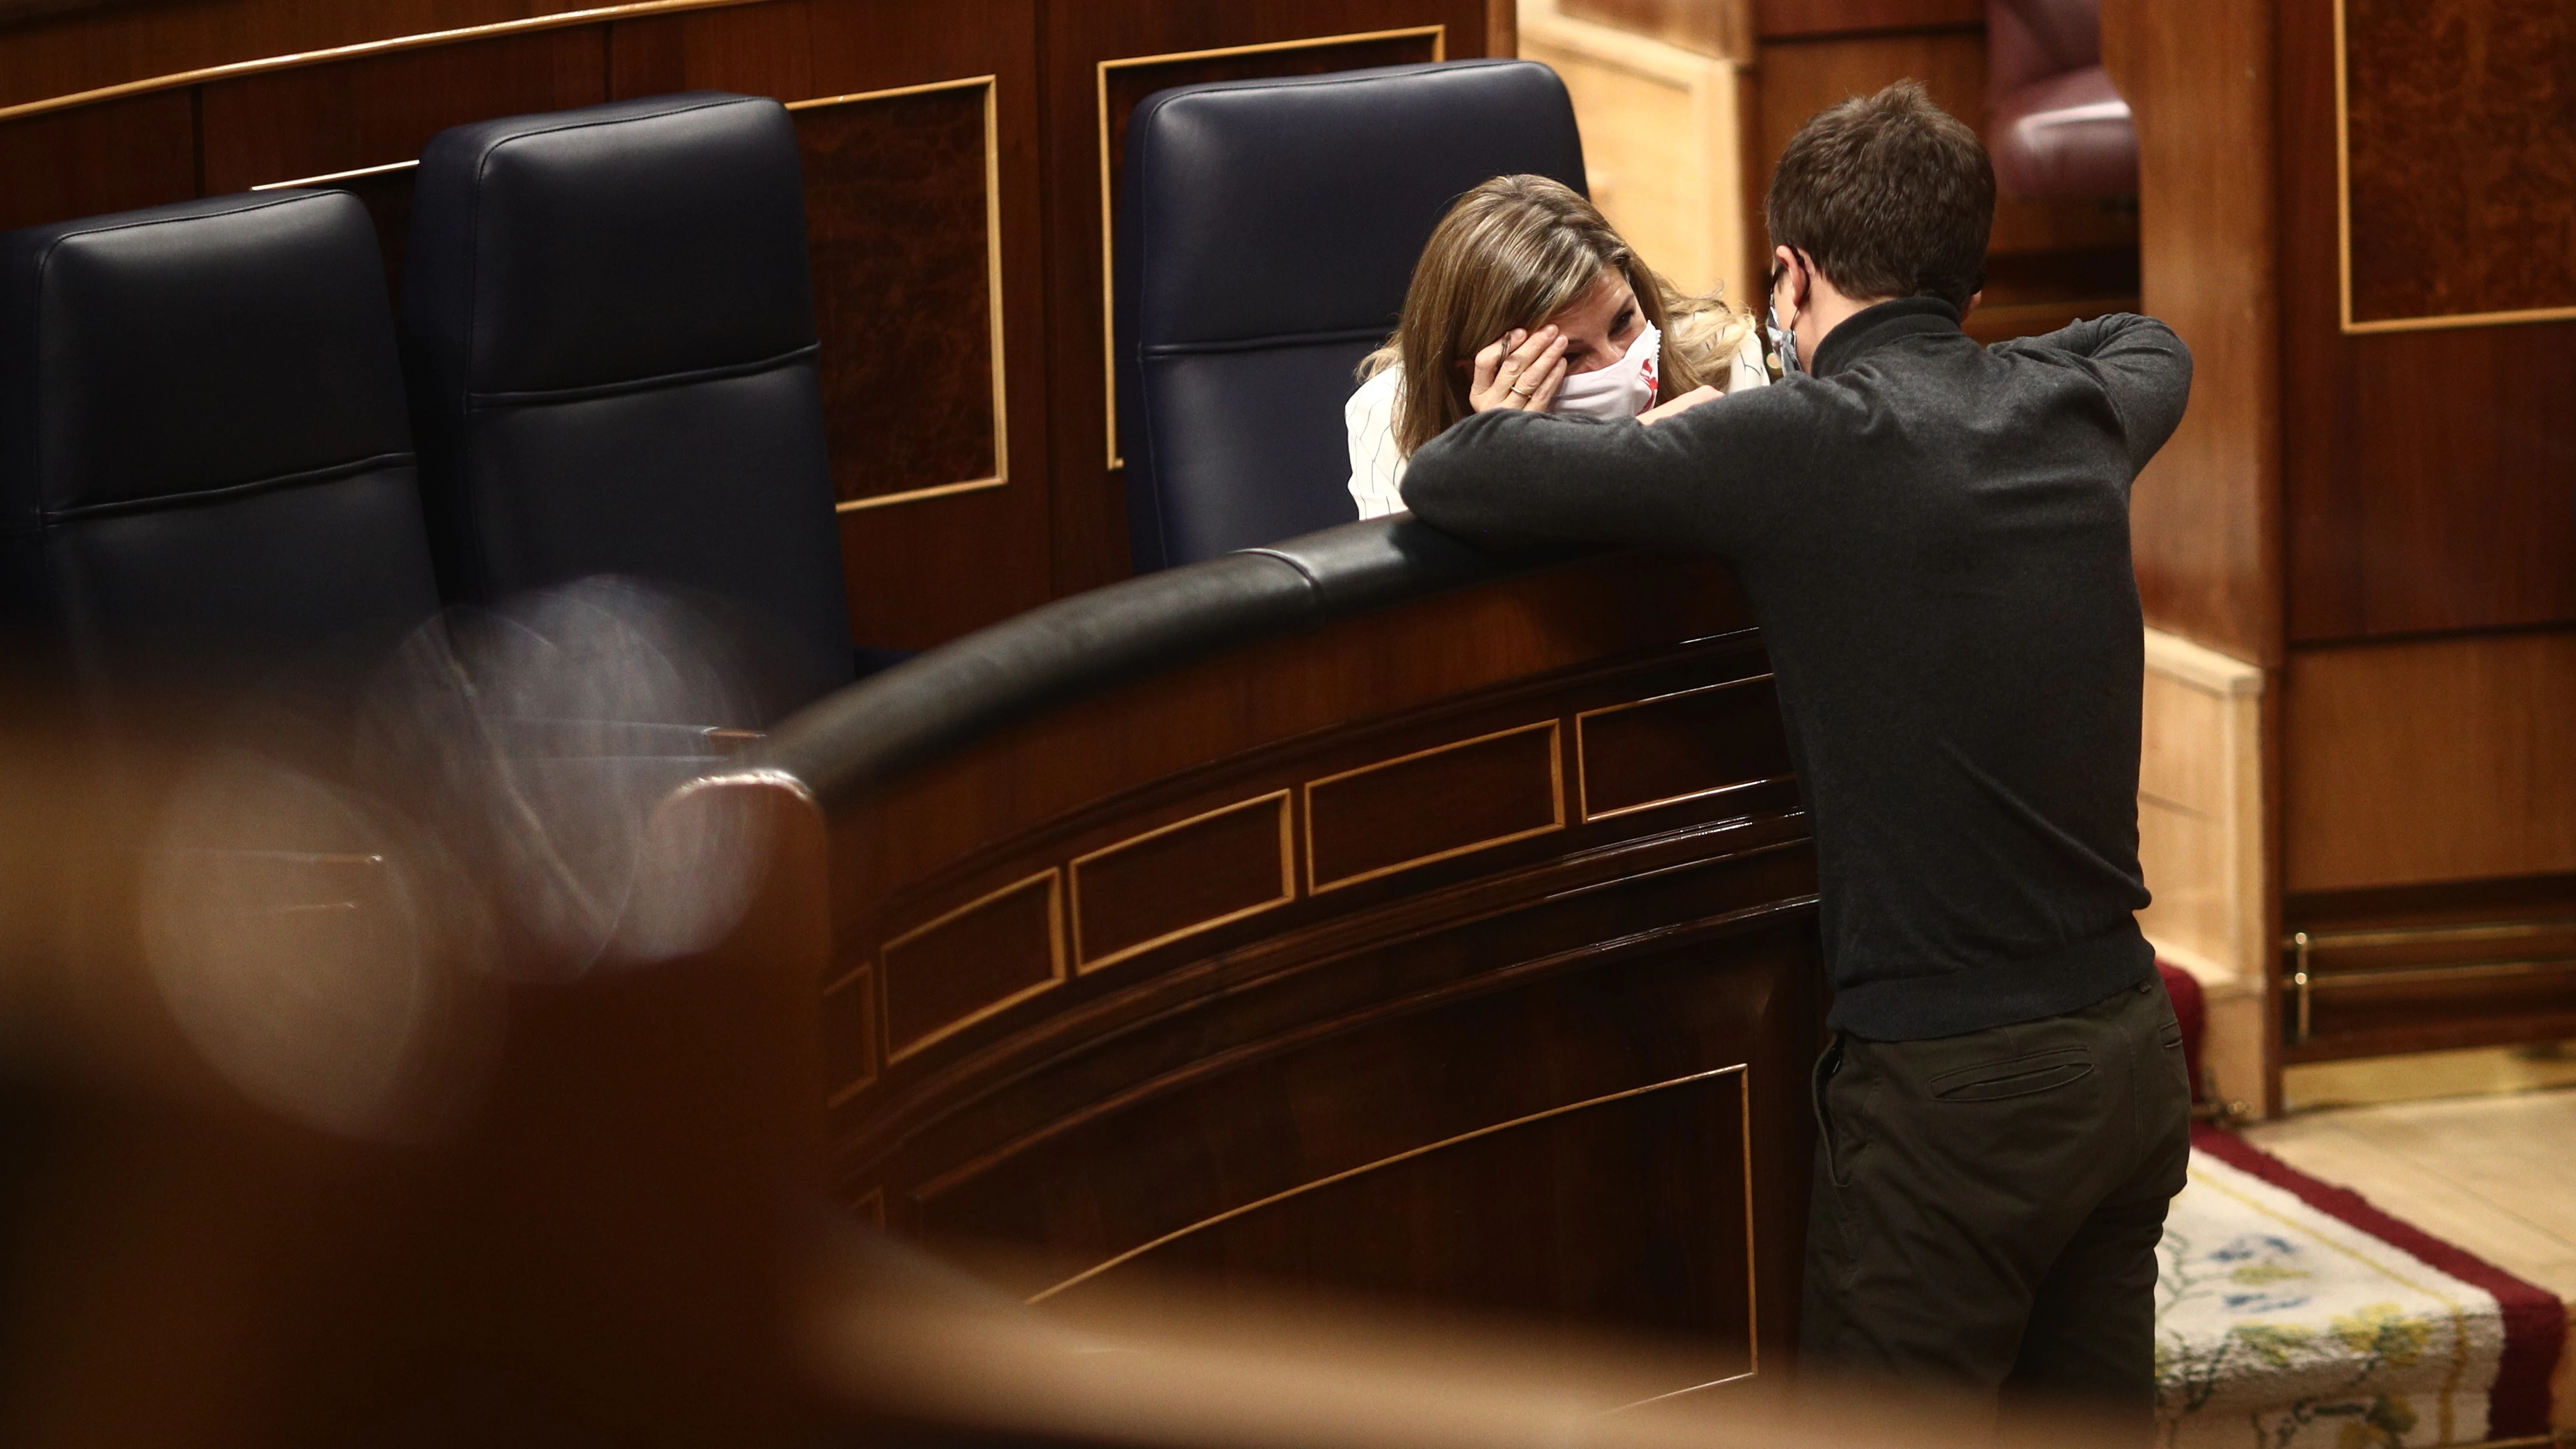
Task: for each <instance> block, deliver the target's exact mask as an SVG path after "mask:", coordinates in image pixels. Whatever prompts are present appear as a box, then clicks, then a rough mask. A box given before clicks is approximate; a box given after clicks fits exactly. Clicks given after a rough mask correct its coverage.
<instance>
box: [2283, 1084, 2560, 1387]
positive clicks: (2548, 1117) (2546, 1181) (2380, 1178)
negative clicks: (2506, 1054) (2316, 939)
mask: <svg viewBox="0 0 2576 1449" xmlns="http://www.w3.org/2000/svg"><path fill="white" fill-rule="evenodd" d="M2444 1070H2453V1071H2455V1072H2456V1064H2446V1065H2445V1066H2444ZM2350 1085H2353V1086H2356V1087H2357V1088H2359V1089H2360V1090H2358V1091H2356V1092H2355V1095H2362V1096H2366V1095H2368V1090H2367V1087H2368V1084H2366V1083H2363V1084H2350ZM2245 1135H2246V1136H2247V1137H2249V1138H2251V1139H2253V1140H2254V1141H2255V1142H2256V1143H2259V1144H2260V1145H2261V1146H2262V1147H2263V1148H2264V1149H2265V1150H2267V1151H2269V1152H2271V1153H2273V1154H2274V1155H2275V1156H2277V1157H2279V1158H2281V1159H2282V1160H2283V1161H2285V1162H2288V1163H2289V1164H2290V1165H2291V1166H2293V1167H2296V1168H2298V1169H2299V1170H2300V1171H2302V1172H2305V1173H2307V1174H2309V1175H2310V1176H2312V1177H2318V1178H2322V1179H2324V1180H2325V1181H2327V1182H2331V1183H2337V1184H2340V1185H2342V1186H2344V1187H2349V1188H2351V1189H2353V1190H2354V1191H2356V1192H2358V1193H2360V1194H2361V1195H2362V1196H2364V1197H2366V1198H2369V1199H2370V1200H2371V1202H2373V1203H2374V1204H2376V1205H2377V1206H2379V1207H2380V1208H2382V1209H2383V1210H2385V1211H2387V1212H2389V1213H2391V1214H2394V1215H2395V1216H2397V1217H2400V1218H2403V1219H2405V1220H2406V1221H2408V1222H2410V1223H2413V1224H2414V1225H2415V1226H2417V1227H2419V1228H2422V1229H2423V1230H2424V1231H2426V1232H2428V1233H2431V1234H2433V1235H2434V1236H2435V1237H2439V1238H2444V1239H2447V1240H2448V1241H2450V1242H2452V1243H2455V1244H2457V1245H2459V1246H2460V1247H2463V1248H2466V1249H2467V1250H2469V1251H2470V1252H2472V1253H2475V1254H2477V1255H2478V1256H2479V1257H2482V1258H2484V1259H2486V1260H2487V1261H2488V1262H2490V1263H2493V1264H2495V1265H2496V1266H2497V1267H2499V1268H2502V1269H2504V1270H2505V1271H2507V1272H2509V1273H2513V1274H2515V1275H2517V1276H2519V1277H2522V1278H2524V1279H2527V1280H2528V1281H2530V1282H2533V1283H2536V1284H2538V1285H2540V1286H2541V1287H2543V1288H2546V1289H2548V1290H2549V1291H2550V1292H2552V1293H2555V1294H2557V1295H2558V1296H2559V1298H2560V1299H2562V1300H2564V1301H2566V1302H2568V1303H2570V1304H2576V1087H2557V1088H2552V1089H2544V1090H2536V1091H2527V1092H2518V1093H2512V1094H2504V1095H2480V1096H2465V1097H2457V1098H2450V1099H2446V1100H2437V1101H2414V1102H2388V1103H2381V1104H2377V1105H2370V1106H2352V1107H2338V1108H2325V1109H2318V1110H2312V1111H2306V1112H2294V1113H2292V1114H2291V1115H2290V1116H2288V1117H2285V1118H2283V1119H2282V1120H2280V1121H2278V1122H2267V1123H2261V1124H2258V1125H2256V1126H2253V1127H2249V1128H2247V1129H2246V1133H2245ZM2571 1348H2576V1335H2571ZM2552 1418H2554V1419H2555V1420H2556V1421H2557V1423H2558V1425H2559V1426H2560V1428H2561V1429H2562V1430H2564V1429H2567V1428H2569V1427H2576V1352H2571V1353H2569V1354H2566V1355H2562V1356H2561V1358H2560V1360H2559V1367H2558V1374H2557V1393H2556V1395H2555V1409H2554V1412H2553V1414H2552Z"/></svg>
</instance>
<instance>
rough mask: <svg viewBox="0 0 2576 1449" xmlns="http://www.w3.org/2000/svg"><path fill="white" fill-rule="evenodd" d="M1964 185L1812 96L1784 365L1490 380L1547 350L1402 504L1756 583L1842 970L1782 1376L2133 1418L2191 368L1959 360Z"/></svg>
mask: <svg viewBox="0 0 2576 1449" xmlns="http://www.w3.org/2000/svg"><path fill="white" fill-rule="evenodd" d="M1994 195H1995V183H1994V169H1993V166H1992V165H1991V164H1990V163H1989V162H1988V160H1987V158H1986V152H1985V147H1984V146H1983V145H1982V144H1980V143H1979V142H1978V140H1977V138H1976V135H1975V133H1973V132H1971V131H1970V130H1969V129H1968V128H1967V127H1966V126H1964V125H1962V124H1960V123H1959V122H1958V121H1957V120H1955V119H1953V118H1952V117H1950V116H1949V115H1947V114H1945V113H1944V112H1942V111H1941V110H1940V108H1939V107H1937V106H1935V105H1933V104H1932V102H1931V100H1930V99H1929V98H1928V97H1927V96H1925V94H1924V93H1923V90H1922V88H1921V87H1920V86H1918V85H1916V84H1914V83H1912V82H1905V83H1902V84H1898V85H1894V86H1890V87H1889V88H1887V89H1886V90H1884V91H1881V92H1880V93H1878V94H1877V95H1875V96H1871V97H1867V98H1865V99H1854V100H1850V101H1846V102H1844V103H1843V104H1842V105H1839V106H1836V107H1834V108H1833V109H1831V110H1828V111H1826V112H1824V113H1822V114H1821V115H1819V116H1817V117H1816V118H1815V119H1814V120H1813V121H1810V122H1809V123H1808V124H1807V126H1806V128H1805V129H1804V130H1802V131H1800V132H1799V133H1798V135H1797V138H1796V139H1795V140H1793V141H1791V142H1790V143H1789V148H1788V150H1787V152H1786V153H1785V154H1784V155H1783V156H1782V157H1781V158H1780V167H1779V171H1778V174H1777V175H1776V176H1775V177H1774V178H1773V180H1772V183H1771V196H1770V205H1769V224H1770V232H1771V239H1772V240H1773V241H1775V242H1777V243H1779V250H1778V252H1777V253H1776V257H1777V270H1776V272H1775V274H1774V280H1773V283H1772V289H1771V307H1772V315H1773V318H1774V322H1775V326H1780V327H1782V328H1783V330H1784V332H1785V335H1784V336H1783V337H1782V338H1781V339H1780V340H1781V344H1782V345H1781V348H1780V351H1781V353H1782V361H1783V363H1784V364H1785V369H1786V371H1787V374H1788V375H1787V376H1785V377H1784V379H1783V381H1784V383H1785V385H1784V386H1778V387H1768V388H1757V389H1752V390H1749V391H1746V392H1743V393H1738V394H1734V395H1729V396H1725V397H1718V396H1716V395H1714V394H1709V395H1707V396H1702V395H1700V394H1693V395H1690V396H1688V397H1684V398H1678V399H1675V400H1674V401H1673V402H1671V403H1667V404H1666V405H1664V406H1663V407H1662V408H1659V409H1656V410H1655V411H1654V412H1652V413H1649V414H1647V415H1646V416H1645V418H1644V419H1642V420H1641V421H1640V422H1627V421H1617V422H1600V421H1594V420H1591V419H1585V418H1558V417H1550V416H1546V415H1544V414H1542V413H1539V412H1536V411H1532V410H1529V408H1528V406H1527V404H1526V402H1525V401H1516V400H1517V399H1519V398H1520V396H1521V395H1520V394H1519V393H1518V392H1516V391H1515V384H1516V383H1517V382H1518V381H1519V378H1518V374H1520V373H1523V372H1527V371H1531V370H1532V369H1533V367H1534V365H1535V364H1536V363H1537V361H1538V359H1539V356H1540V349H1541V347H1542V345H1543V342H1544V340H1545V338H1546V335H1547V334H1546V333H1545V332H1544V331H1542V332H1541V333H1540V334H1539V335H1538V336H1534V337H1533V338H1532V339H1531V340H1530V342H1529V343H1528V344H1524V345H1523V347H1522V348H1521V349H1520V350H1519V351H1518V352H1517V353H1515V354H1514V355H1513V356H1511V357H1509V358H1506V359H1504V360H1503V361H1502V364H1501V367H1500V369H1499V370H1498V375H1497V377H1496V378H1495V380H1494V382H1493V384H1492V385H1491V386H1490V387H1480V389H1479V393H1478V397H1479V404H1480V407H1481V408H1482V409H1484V410H1482V411H1480V412H1479V413H1478V414H1477V415H1476V416H1474V417H1471V418H1468V419H1466V420H1465V421H1463V422H1461V423H1459V424H1458V425H1457V426H1455V427H1453V428H1451V429H1450V430H1449V431H1448V432H1447V433H1446V434H1444V435H1443V436H1442V437H1440V438H1439V439H1437V440H1435V441H1434V442H1432V443H1431V444H1429V445H1428V446H1426V447H1425V448H1423V449H1422V451H1420V452H1419V453H1417V454H1416V455H1415V456H1414V459H1413V465H1412V468H1411V470H1410V471H1409V472H1408V473H1407V474H1406V475H1405V479H1404V490H1403V491H1404V498H1405V501H1406V503H1407V504H1408V505H1409V506H1410V507H1412V509H1413V510H1414V512H1415V513H1416V514H1417V515H1418V516H1420V517H1421V518H1423V519H1424V520H1426V521H1428V522H1430V523H1432V524H1434V525H1436V526H1438V527H1440V528H1443V529H1447V530H1449V531H1451V532H1455V533H1461V534H1467V535H1471V536H1472V535H1479V534H1482V535H1487V536H1494V537H1529V536H1540V537H1548V538H1559V539H1590V540H1598V541H1604V542H1613V543H1626V544H1634V545H1639V546H1645V547H1655V548H1666V549H1676V548H1677V549H1684V550H1689V551H1694V552H1700V553H1707V554H1713V555H1715V556H1716V557H1718V558H1721V559H1723V560H1725V561H1726V562H1728V563H1729V564H1731V565H1733V567H1734V569H1735V571H1736V574H1737V576H1738V577H1739V578H1740V579H1741V580H1742V582H1743V584H1744V586H1745V589H1746V591H1747V592H1748V593H1749V594H1750V595H1751V597H1752V599H1753V603H1754V607H1755V609H1756V610H1757V612H1758V613H1759V615H1760V618H1761V621H1762V628H1763V636H1764V639H1765V642H1766V643H1767V645H1768V647H1769V649H1770V653H1771V662H1772V667H1773V669H1774V672H1775V674H1776V677H1777V679H1778V681H1779V691H1780V704H1781V712H1782V714H1783V715H1784V716H1785V719H1786V723H1787V725H1788V731H1789V740H1790V744H1791V749H1792V752H1793V755H1794V758H1795V759H1796V762H1797V767H1798V777H1799V780H1800V782H1801V786H1802V788H1803V790H1804V793H1805V795H1806V798H1807V803H1808V806H1809V808H1810V810H1811V811H1812V813H1813V820H1814V830H1815V840H1816V854H1817V859H1818V865H1819V869H1820V872H1821V874H1822V879H1823V902H1824V903H1823V910H1822V928H1823V934H1824V950H1825V961H1826V965H1827V967H1828V969H1829V971H1830V972H1831V975H1832V980H1833V987H1834V1003H1833V1009H1832V1012H1831V1014H1830V1016H1829V1017H1828V1018H1827V1024H1828V1025H1829V1026H1830V1027H1831V1028H1832V1030H1833V1043H1832V1045H1831V1046H1830V1047H1829V1048H1828V1049H1827V1050H1826V1052H1825V1054H1824V1056H1823V1057H1822V1059H1821V1060H1820V1061H1819V1062H1818V1063H1817V1066H1816V1071H1815V1082H1814V1089H1815V1103H1816V1120H1817V1127H1818V1131H1819V1134H1820V1135H1819V1138H1818V1141H1817V1145H1816V1161H1815V1191H1814V1204H1813V1208H1812V1210H1811V1215H1810V1218H1809V1226H1808V1235H1807V1283H1806V1301H1805V1309H1804V1323H1803V1328H1802V1338H1803V1347H1804V1353H1805V1356H1806V1359H1807V1361H1808V1362H1810V1363H1813V1364H1818V1365H1820V1366H1824V1367H1829V1368H1833V1369H1839V1370H1841V1371H1844V1372H1847V1373H1858V1374H1872V1375H1883V1376H1891V1377H1901V1378H1905V1379H1909V1380H1913V1381H1916V1382H1921V1383H1930V1384H1937V1385H1947V1386H1951V1387H1957V1388H1965V1389H1968V1390H1970V1391H1972V1392H1976V1393H1981V1394H1985V1395H1989V1396H1992V1395H1994V1394H1997V1393H1998V1392H2005V1393H2019V1392H2022V1391H2027V1392H2029V1393H2031V1394H2033V1395H2035V1396H2044V1397H2058V1398H2080V1399H2085V1400H2089V1401H2093V1402H2095V1403H2097V1404H2100V1405H2101V1406H2103V1407H2113V1406H2115V1405H2116V1406H2117V1408H2118V1409H2119V1410H2120V1411H2121V1412H2123V1413H2126V1414H2130V1415H2134V1416H2135V1419H2134V1422H2136V1423H2138V1424H2139V1426H2140V1427H2141V1428H2143V1427H2144V1425H2145V1422H2146V1418H2145V1416H2146V1415H2147V1414H2148V1412H2149V1411H2150V1408H2151V1405H2152V1402H2153V1392H2154V1369H2153V1355H2154V1328H2155V1305H2154V1291H2155V1282H2156V1244H2157V1241H2158V1239H2159V1237H2160V1236H2161V1234H2162V1231H2163V1225H2164V1217H2165V1206H2166V1203H2167V1202H2168V1201H2169V1200H2170V1199H2171V1198H2172V1196H2173V1195H2174V1194H2175V1193H2176V1192H2177V1191H2179V1190H2180V1189H2181V1187H2182V1185H2183V1168H2184V1163H2185V1160H2186V1157H2187V1155H2188V1152H2189V1129H2188V1120H2187V1119H2188V1112H2189V1103H2190V1088H2189V1085H2188V1082H2187V1081H2186V1078H2185V1073H2184V1070H2183V1057H2182V1047H2181V1041H2182V1035H2181V1031H2180V1029H2179V1028H2177V1027H2176V1025H2175V1024H2174V1015H2173V1008H2172V1006H2171V1004H2170V1003H2169V1002H2168V1001H2167V1000H2166V997H2165V993H2164V991H2163V989H2162V987H2161V986H2160V985H2159V983H2158V981H2157V977H2156V970H2155V960H2154V953H2153V951H2152V950H2151V949H2150V948H2149V947H2148V945H2147V942H2146V939H2145V938H2144V937H2143V936H2141V935H2140V934H2139V931H2138V925H2137V920H2136V917H2135V914H2134V913H2135V912H2136V911H2137V910H2138V908H2139V907H2141V906H2144V905H2145V904H2146V903H2147V891H2146V887H2145V884H2144V882H2143V881H2142V879H2141V877H2140V875H2139V871H2138V827H2137V790H2138V727H2139V726H2138V717H2139V691H2140V686H2141V676H2142V674H2143V672H2144V671H2143V659H2142V657H2141V655H2142V629H2141V624H2142V621H2141V617H2140V614H2139V607H2138V589H2137V581H2136V576H2135V574H2134V573H2133V572H2132V567H2131V563H2130V557H2129V488H2130V485H2131V483H2132V482H2133V481H2134V480H2135V479H2136V477H2137V474H2138V470H2139V469H2140V468H2142V467H2144V466H2145V465H2146V462H2147V460H2148V459H2149V458H2151V457H2153V456H2155V452H2156V449H2158V448H2159V447H2161V446H2163V444H2164V441H2165V439H2166V437H2167V436H2168V435H2170V434H2171V433H2172V432H2173V430H2174V426H2175V424H2176V423H2177V422H2179V421H2180V420H2181V417H2182V411H2183V403H2184V399H2185V398H2186V397H2187V395H2188V394H2189V392H2190V388H2191V356H2190V353H2189V352H2188V351H2187V350H2185V348H2184V347H2183V345H2182V343H2181V341H2180V340H2179V339H2177V338H2176V337H2175V336H2174V335H2173V333H2172V332H2170V331H2168V330H2167V329H2166V328H2165V327H2164V325H2163V324H2161V323H2158V322H2155V321H2151V320H2149V319H2147V318H2143V317H2131V316H2116V317H2105V318H2101V319H2099V320H2097V321H2091V322H2078V323H2076V324H2075V325H2074V326H2071V327H2068V328H2066V329H2065V330H2063V331H2060V332H2055V333H2052V334H2050V335H2048V336H2046V337H2039V338H2033V339H2030V340H2027V341H2016V342H2006V343H2001V344H1998V345H1997V346H1995V347H1993V348H1981V347H1979V346H1978V345H1977V344H1976V343H1975V342H1974V341H1972V340H1970V339H1969V337H1968V336H1967V335H1966V334H1965V333H1963V332H1962V331H1961V330H1960V327H1959V323H1960V319H1961V318H1962V317H1963V316H1964V315H1965V314H1966V312H1967V310H1968V308H1969V307H1971V306H1973V305H1974V304H1975V302H1976V300H1977V294H1978V289H1979V287H1980V286H1981V285H1982V284H1983V276H1984V258H1985V250H1986V234H1987V231H1988V230H1989V228H1990V227H1991V226H1992V224H1993V219H1994ZM1802 363H1803V364H1804V368H1803V374H1802V371H1801V364H1802ZM1483 381H1484V380H1483V379H1481V378H1480V379H1479V382H1480V383H1482V382H1483ZM1531 391H1533V392H1544V391H1545V389H1544V387H1543V386H1539V387H1534V388H1532V389H1531ZM1703 392H1705V390H1703Z"/></svg>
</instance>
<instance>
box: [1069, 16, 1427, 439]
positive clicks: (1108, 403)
mask: <svg viewBox="0 0 2576 1449" xmlns="http://www.w3.org/2000/svg"><path fill="white" fill-rule="evenodd" d="M1426 35H1427V36H1429V37H1431V59H1432V62H1433V63H1434V64H1437V63H1439V62H1441V61H1444V60H1447V59H1448V58H1449V27H1448V26H1447V25H1446V24H1441V25H1411V26H1406V27H1404V28H1403V29H1400V30H1362V31H1355V32H1353V33H1351V34H1349V35H1314V36H1308V37H1306V38H1305V39H1303V40H1273V41H1265V42H1263V43H1261V44H1258V45H1225V46H1219V47H1217V48H1216V49H1214V50H1175V51H1171V52H1169V53H1167V54H1163V55H1128V56H1120V57H1119V58H1117V59H1115V60H1104V61H1102V62H1100V66H1099V98H1100V377H1101V396H1102V397H1103V398H1104V399H1105V403H1104V406H1105V408H1106V417H1107V424H1106V427H1107V431H1106V432H1105V434H1104V435H1103V436H1104V437H1105V438H1106V439H1107V441H1106V443H1105V444H1104V445H1103V446H1104V448H1105V450H1106V452H1107V455H1108V465H1109V469H1110V471H1111V472H1116V471H1117V470H1119V469H1121V468H1124V467H1126V466H1127V460H1126V459H1125V458H1124V457H1122V456H1120V454H1119V449H1118V265H1117V245H1118V214H1117V212H1116V211H1115V210H1114V209H1113V208H1112V206H1111V201H1110V195H1109V72H1111V71H1112V70H1130V69H1133V68H1135V67H1137V66H1140V65H1167V64H1170V63H1172V62H1174V61H1183V60H1218V59H1222V58H1223V57H1225V56H1229V55H1261V54H1267V53H1270V52H1273V51H1282V50H1314V49H1317V48H1319V47H1322V46H1327V45H1356V44H1359V43H1360V42H1362V41H1369V40H1411V39H1414V38H1417V37H1420V36H1426Z"/></svg>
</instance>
